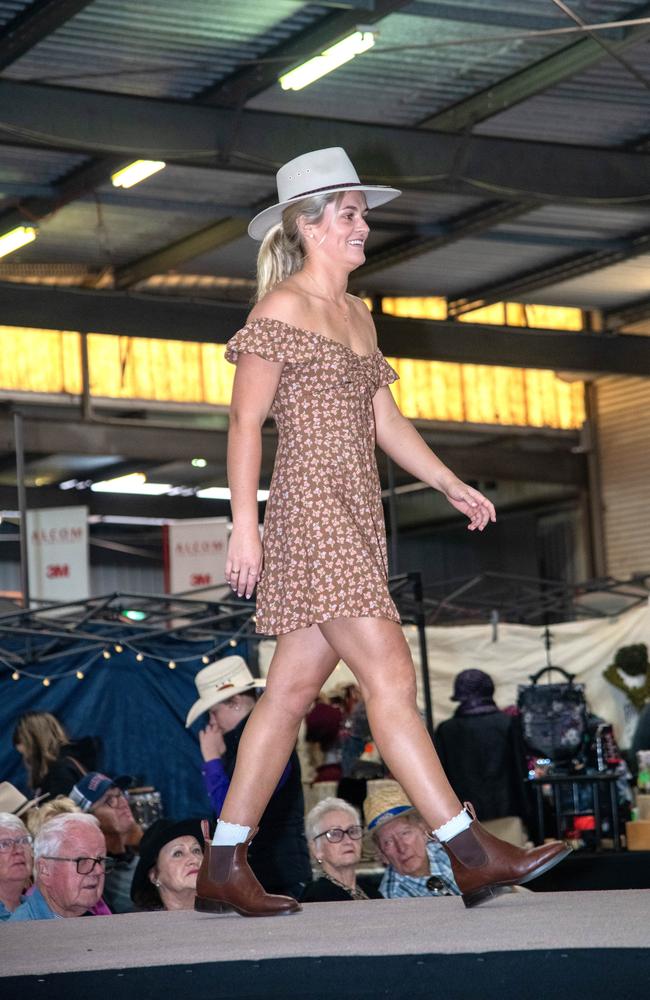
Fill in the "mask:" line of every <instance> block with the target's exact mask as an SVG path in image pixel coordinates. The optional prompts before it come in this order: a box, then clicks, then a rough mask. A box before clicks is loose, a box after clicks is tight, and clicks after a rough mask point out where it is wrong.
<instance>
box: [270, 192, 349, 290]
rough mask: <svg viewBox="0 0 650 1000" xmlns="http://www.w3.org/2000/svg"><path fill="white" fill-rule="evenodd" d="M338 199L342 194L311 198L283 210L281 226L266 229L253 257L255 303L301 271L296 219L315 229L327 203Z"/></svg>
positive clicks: (303, 257)
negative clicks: (254, 264)
mask: <svg viewBox="0 0 650 1000" xmlns="http://www.w3.org/2000/svg"><path fill="white" fill-rule="evenodd" d="M342 196H343V192H334V193H332V194H319V195H314V196H313V197H311V198H303V199H302V201H297V202H295V203H294V204H292V205H289V206H288V207H287V208H285V210H284V212H283V213H282V222H279V223H278V224H277V225H275V226H272V227H271V229H269V231H268V233H267V234H266V236H265V237H264V239H263V240H262V245H261V246H260V249H259V252H258V254H257V293H256V296H255V301H256V302H259V300H260V299H262V298H264V296H265V295H266V293H267V292H270V291H271V289H272V288H274V286H275V285H277V284H278V282H280V281H284V279H285V278H288V277H289V276H290V275H292V274H295V273H296V271H300V270H301V268H302V266H303V264H304V261H305V249H304V246H303V243H302V237H301V234H300V229H299V227H298V219H299V218H300V216H303V217H304V218H306V219H307V221H308V222H310V223H312V224H314V225H318V223H319V222H320V221H321V219H322V218H323V213H324V211H325V209H326V207H327V205H329V203H330V202H331V201H338V200H340V199H341V198H342Z"/></svg>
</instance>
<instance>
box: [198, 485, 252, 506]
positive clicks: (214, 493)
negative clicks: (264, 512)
mask: <svg viewBox="0 0 650 1000" xmlns="http://www.w3.org/2000/svg"><path fill="white" fill-rule="evenodd" d="M196 495H197V497H200V498H201V499H202V500H230V490H229V489H228V487H227V486H208V487H207V488H206V489H204V490H197V492H196ZM268 498H269V491H268V490H258V491H257V499H258V500H259V501H260V502H263V501H264V500H268Z"/></svg>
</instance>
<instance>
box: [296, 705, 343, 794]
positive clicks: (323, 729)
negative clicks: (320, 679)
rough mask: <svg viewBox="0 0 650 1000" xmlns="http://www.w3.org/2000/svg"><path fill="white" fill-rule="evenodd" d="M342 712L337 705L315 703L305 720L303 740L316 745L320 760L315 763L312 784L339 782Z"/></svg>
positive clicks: (340, 772)
mask: <svg viewBox="0 0 650 1000" xmlns="http://www.w3.org/2000/svg"><path fill="white" fill-rule="evenodd" d="M342 724H343V712H342V710H341V708H340V707H339V706H338V705H332V704H330V703H329V702H328V701H327V700H319V701H317V702H315V704H314V705H313V707H312V708H311V709H310V711H309V712H308V713H307V716H306V718H305V729H306V731H305V739H306V741H307V743H310V744H317V746H318V748H319V750H320V758H319V760H318V761H317V763H316V774H315V776H314V780H313V784H318V783H320V782H321V781H340V779H341V776H342V771H341V738H340V734H341V726H342Z"/></svg>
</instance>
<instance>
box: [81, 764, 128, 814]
mask: <svg viewBox="0 0 650 1000" xmlns="http://www.w3.org/2000/svg"><path fill="white" fill-rule="evenodd" d="M131 780H132V779H131V776H130V775H128V774H121V775H120V776H119V777H118V778H109V777H108V775H106V774H101V773H100V772H99V771H89V772H88V774H84V776H83V778H80V779H79V781H78V782H77V784H76V785H74V786H73V788H72V790H71V791H70V798H71V799H72V801H73V802H74V804H75V805H76V806H79V808H80V809H81V811H82V812H91V810H92V808H93V806H95V805H97V803H98V802H99V800H100V799H101V797H102V795H105V794H106V792H107V791H108V790H109V788H120V789H121V790H122V791H124V789H125V788H128V787H129V785H130V784H131Z"/></svg>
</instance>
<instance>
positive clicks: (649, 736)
mask: <svg viewBox="0 0 650 1000" xmlns="http://www.w3.org/2000/svg"><path fill="white" fill-rule="evenodd" d="M639 750H650V702H648V704H647V705H646V706H645V707H644V708H642V709H641V714H640V715H639V719H638V721H637V724H636V729H635V730H634V736H633V737H632V743H631V745H630V752H631V754H632V759H633V760H634V757H635V756H636V754H637V753H638V752H639Z"/></svg>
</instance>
